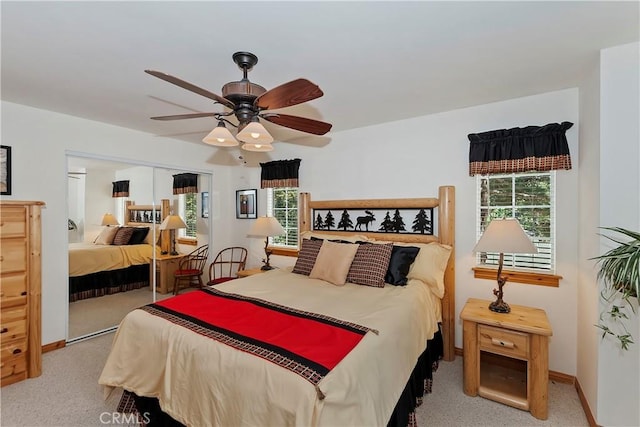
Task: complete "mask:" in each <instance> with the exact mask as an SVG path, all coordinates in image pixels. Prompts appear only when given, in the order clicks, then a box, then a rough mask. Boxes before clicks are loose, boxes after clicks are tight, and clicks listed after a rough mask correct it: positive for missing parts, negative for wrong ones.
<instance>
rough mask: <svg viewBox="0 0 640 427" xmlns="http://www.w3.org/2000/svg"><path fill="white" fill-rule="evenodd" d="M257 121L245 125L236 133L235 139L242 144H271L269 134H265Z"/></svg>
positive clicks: (263, 128) (271, 139)
mask: <svg viewBox="0 0 640 427" xmlns="http://www.w3.org/2000/svg"><path fill="white" fill-rule="evenodd" d="M257 120H258V119H257V118H256V119H254V121H252V122H251V123H249V124H248V125H246V126H245V127H244V128H243V129H242V130H241V131H240V132H238V135H237V136H236V138H238V139H239V140H240V141H242V142H246V143H247V144H271V143H272V142H273V137H272V136H271V135H269V132H267V130H266V129H265V127H264V126H262V124H260V122H259V121H257ZM269 151H271V150H269Z"/></svg>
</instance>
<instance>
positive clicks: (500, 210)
mask: <svg viewBox="0 0 640 427" xmlns="http://www.w3.org/2000/svg"><path fill="white" fill-rule="evenodd" d="M476 183H477V197H478V201H477V207H478V211H477V224H476V231H477V236H478V239H479V238H480V236H481V235H482V232H483V231H484V229H485V228H486V227H487V226H488V225H489V223H490V222H491V220H492V219H494V218H516V219H517V220H518V221H519V222H520V224H521V225H522V228H523V229H524V231H525V232H526V233H527V235H528V236H529V237H530V238H531V241H532V242H533V243H534V244H535V245H536V247H537V248H538V253H537V254H504V266H505V267H507V268H509V267H511V268H523V269H528V270H533V271H537V272H547V273H551V272H553V271H554V269H555V172H533V173H514V174H505V175H482V176H477V180H476ZM477 257H478V258H477V264H478V265H479V266H497V265H498V257H499V254H498V253H489V252H482V253H479V254H477Z"/></svg>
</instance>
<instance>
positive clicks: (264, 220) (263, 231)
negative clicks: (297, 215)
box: [247, 216, 285, 270]
mask: <svg viewBox="0 0 640 427" xmlns="http://www.w3.org/2000/svg"><path fill="white" fill-rule="evenodd" d="M283 234H285V231H284V228H282V226H281V225H280V223H279V222H278V220H277V219H276V218H274V217H272V216H261V217H259V218H257V219H256V221H255V222H254V223H253V225H252V226H251V229H250V230H249V233H248V234H247V236H249V237H265V238H266V239H265V242H264V253H265V254H266V256H267V257H266V259H263V260H262V262H264V265H263V266H262V267H261V270H273V267H271V265H270V264H269V257H270V256H271V251H270V250H269V249H268V248H267V247H268V246H269V237H273V236H282V235H283Z"/></svg>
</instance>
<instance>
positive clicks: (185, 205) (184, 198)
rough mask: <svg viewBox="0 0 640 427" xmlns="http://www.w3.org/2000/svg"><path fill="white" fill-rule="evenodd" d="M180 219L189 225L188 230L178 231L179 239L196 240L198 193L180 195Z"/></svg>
mask: <svg viewBox="0 0 640 427" xmlns="http://www.w3.org/2000/svg"><path fill="white" fill-rule="evenodd" d="M178 204H179V208H178V210H179V213H178V215H180V217H181V218H182V219H183V220H184V223H185V224H187V228H181V229H179V230H178V236H179V237H190V238H193V239H195V238H196V219H197V218H198V193H186V194H178Z"/></svg>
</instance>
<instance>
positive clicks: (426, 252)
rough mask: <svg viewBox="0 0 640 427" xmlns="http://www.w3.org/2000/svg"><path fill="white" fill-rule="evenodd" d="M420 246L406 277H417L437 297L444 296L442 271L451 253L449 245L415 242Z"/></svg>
mask: <svg viewBox="0 0 640 427" xmlns="http://www.w3.org/2000/svg"><path fill="white" fill-rule="evenodd" d="M414 246H417V247H419V248H420V252H418V256H417V257H416V260H415V261H414V262H413V264H412V265H411V268H410V269H409V274H407V278H409V279H419V280H422V281H423V282H424V283H426V284H427V285H429V287H430V288H431V291H432V292H433V293H434V295H435V296H437V297H438V298H442V297H443V296H444V271H445V270H446V268H447V262H449V255H451V246H447V245H441V244H440V243H436V242H432V243H428V244H422V243H419V244H415V245H414Z"/></svg>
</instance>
